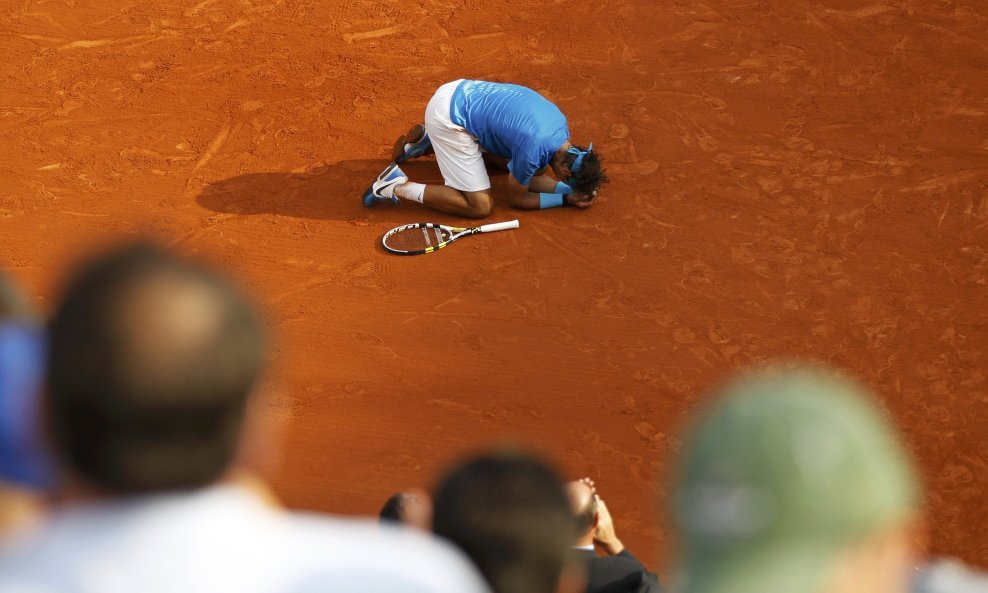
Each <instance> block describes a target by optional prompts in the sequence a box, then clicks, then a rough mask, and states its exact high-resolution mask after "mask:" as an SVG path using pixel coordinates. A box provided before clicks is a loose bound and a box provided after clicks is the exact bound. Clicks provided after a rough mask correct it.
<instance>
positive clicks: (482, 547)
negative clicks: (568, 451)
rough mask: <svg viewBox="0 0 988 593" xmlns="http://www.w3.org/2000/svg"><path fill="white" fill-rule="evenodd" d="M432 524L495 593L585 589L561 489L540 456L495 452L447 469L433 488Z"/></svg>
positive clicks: (571, 592) (573, 529)
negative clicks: (465, 555)
mask: <svg viewBox="0 0 988 593" xmlns="http://www.w3.org/2000/svg"><path fill="white" fill-rule="evenodd" d="M433 528H434V529H435V532H436V533H437V534H439V535H441V536H443V537H445V538H446V539H448V540H450V541H451V542H453V543H454V544H456V545H457V546H459V547H460V548H461V549H462V550H463V551H464V552H466V553H467V555H468V556H470V558H471V559H473V561H474V563H475V564H476V565H477V567H479V568H480V572H481V573H483V575H484V577H486V578H487V581H488V583H490V585H491V588H492V589H493V590H494V593H577V592H580V593H582V591H583V590H584V587H585V582H586V581H585V576H584V574H583V571H582V570H581V567H580V566H579V564H578V563H577V562H575V559H574V558H572V556H571V555H570V548H571V546H572V545H573V541H574V540H575V539H576V525H575V521H574V520H573V515H572V513H571V512H570V509H569V502H568V501H567V499H566V493H565V492H564V491H563V485H562V482H561V481H560V479H559V477H558V476H557V475H556V473H555V472H554V471H553V470H552V468H550V467H549V466H547V465H546V464H545V463H543V462H542V461H540V460H539V459H536V458H534V457H530V456H527V455H522V454H515V453H495V454H488V455H480V456H477V457H474V458H472V459H468V460H467V461H465V462H464V463H462V464H461V465H460V466H458V467H456V468H454V469H453V470H452V471H451V472H450V473H448V474H447V475H446V477H445V478H444V479H443V480H442V482H441V484H440V486H439V490H438V492H437V493H436V499H435V515H434V517H433Z"/></svg>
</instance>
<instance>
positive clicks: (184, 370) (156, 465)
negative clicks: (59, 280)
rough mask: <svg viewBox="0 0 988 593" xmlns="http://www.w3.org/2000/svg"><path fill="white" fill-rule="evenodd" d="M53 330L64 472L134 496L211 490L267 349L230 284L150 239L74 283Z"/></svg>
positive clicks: (53, 410)
mask: <svg viewBox="0 0 988 593" xmlns="http://www.w3.org/2000/svg"><path fill="white" fill-rule="evenodd" d="M49 337H50V359H49V369H48V385H49V389H48V393H47V397H48V404H49V405H48V408H49V412H50V413H49V421H50V423H51V427H50V428H51V431H52V435H53V441H54V443H53V445H54V449H55V454H56V455H57V457H58V459H59V461H60V463H61V464H62V465H63V467H64V468H66V469H68V470H70V471H71V472H72V473H73V474H75V475H76V476H78V477H79V478H81V479H82V480H83V481H85V482H86V483H87V484H89V485H91V486H94V487H96V488H98V489H100V490H102V491H104V492H107V493H113V494H128V493H141V492H154V491H164V490H175V489H189V488H196V487H201V486H205V485H208V484H210V483H212V482H214V481H216V480H217V479H218V478H220V477H221V475H222V474H223V473H224V472H225V471H226V470H227V468H228V467H229V466H230V464H231V463H232V461H233V458H234V455H235V452H236V448H237V443H238V440H239V435H240V429H241V425H242V423H243V422H242V421H243V416H244V412H245V408H246V403H247V399H248V394H249V393H250V391H251V389H252V387H253V384H254V382H255V380H256V378H257V376H258V374H259V372H260V369H261V365H262V359H263V352H264V348H263V337H262V331H261V327H260V323H259V320H258V318H257V316H256V315H255V313H254V311H253V309H252V308H251V306H250V305H249V304H248V303H247V302H246V301H245V300H244V298H243V297H242V296H241V295H240V294H239V293H238V292H237V291H236V290H235V289H234V288H233V287H232V286H231V285H230V284H229V283H227V282H226V281H225V280H223V279H221V278H220V277H219V276H217V275H216V274H215V273H213V272H211V271H210V270H208V269H206V268H205V267H202V266H200V265H198V264H194V263H190V262H187V261H184V260H182V259H179V258H177V257H175V256H173V255H170V254H168V253H166V252H164V251H162V250H160V249H158V248H156V247H153V246H149V245H145V244H139V245H134V246H129V247H125V248H122V249H118V250H116V251H113V252H111V253H109V254H107V255H103V256H101V257H97V258H95V259H93V260H92V261H90V262H89V263H88V264H87V265H85V266H84V267H83V268H82V269H81V271H80V272H79V273H78V274H77V275H76V276H75V277H74V279H73V280H72V281H71V282H70V283H69V285H68V287H67V289H66V291H65V293H64V296H63V298H62V302H61V305H60V306H59V308H58V310H57V311H56V312H55V315H54V317H53V319H52V321H51V324H50V328H49Z"/></svg>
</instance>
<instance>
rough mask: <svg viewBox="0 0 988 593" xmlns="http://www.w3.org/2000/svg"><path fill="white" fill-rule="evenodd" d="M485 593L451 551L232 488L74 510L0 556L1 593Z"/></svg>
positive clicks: (398, 531) (409, 534) (402, 532)
mask: <svg viewBox="0 0 988 593" xmlns="http://www.w3.org/2000/svg"><path fill="white" fill-rule="evenodd" d="M321 591H331V592H333V593H337V592H339V593H347V592H351V591H352V592H355V593H356V592H359V593H385V592H387V593H399V592H408V593H487V588H486V585H484V583H483V581H482V579H481V577H480V576H479V575H478V573H477V572H476V571H475V570H474V569H473V567H472V566H471V565H470V564H469V562H468V561H467V560H466V558H465V557H464V556H463V555H461V554H460V553H459V552H458V551H456V550H454V549H453V548H452V547H451V546H449V545H447V544H445V543H442V542H440V541H439V540H437V539H435V538H431V537H429V536H427V535H425V534H420V533H416V532H414V531H413V530H410V529H403V528H400V527H382V526H379V525H378V524H377V523H371V522H369V521H358V520H347V519H337V518H326V517H318V516H314V515H303V514H298V513H286V512H284V511H279V510H277V509H273V508H270V507H267V506H265V505H264V504H263V503H262V502H261V501H260V500H258V499H257V498H256V497H255V496H254V495H253V494H251V493H249V492H247V491H246V490H243V489H240V488H237V487H233V486H217V487H213V488H208V489H204V490H200V491H196V492H193V493H184V494H169V495H159V496H149V497H142V498H137V499H133V500H127V501H122V502H121V501H114V502H110V503H103V504H99V505H91V506H85V507H77V508H74V509H72V510H68V511H62V512H59V513H56V514H55V515H54V516H52V517H51V518H50V519H49V520H48V521H47V522H46V523H44V524H42V525H41V526H40V527H39V528H38V529H36V530H35V531H32V532H29V533H27V534H24V533H22V534H20V535H19V536H18V537H17V538H16V539H11V540H10V541H8V542H6V543H5V544H4V545H2V546H0V592H2V593H56V592H57V593H303V592H304V593H308V592H316V593H318V592H321Z"/></svg>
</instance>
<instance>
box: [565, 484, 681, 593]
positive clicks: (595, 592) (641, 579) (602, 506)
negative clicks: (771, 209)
mask: <svg viewBox="0 0 988 593" xmlns="http://www.w3.org/2000/svg"><path fill="white" fill-rule="evenodd" d="M566 494H567V496H568V497H569V502H570V508H571V509H572V511H573V513H574V514H575V515H576V520H577V525H578V527H579V530H580V536H579V537H578V538H577V540H576V549H577V551H578V554H579V556H580V558H581V559H582V560H583V561H584V563H585V564H586V569H587V588H586V591H587V593H626V592H628V593H646V592H649V593H653V592H658V591H661V590H662V589H661V587H660V586H659V578H658V577H657V576H656V575H655V574H653V573H650V572H648V570H647V569H646V568H645V567H644V566H643V565H642V563H641V562H639V561H638V559H637V558H635V557H634V556H633V555H632V554H631V552H629V551H628V549H627V548H625V547H624V544H623V543H622V542H621V540H620V539H618V536H617V532H616V531H615V529H614V520H613V519H612V518H611V513H610V511H609V510H608V508H607V504H606V503H604V501H603V499H601V498H600V496H599V495H598V494H597V490H596V488H595V487H594V483H593V480H591V479H590V478H583V479H582V480H577V481H575V482H567V483H566ZM594 544H597V545H598V546H599V547H600V549H601V550H602V551H603V552H604V553H605V554H606V556H598V555H597V552H596V551H595V550H594Z"/></svg>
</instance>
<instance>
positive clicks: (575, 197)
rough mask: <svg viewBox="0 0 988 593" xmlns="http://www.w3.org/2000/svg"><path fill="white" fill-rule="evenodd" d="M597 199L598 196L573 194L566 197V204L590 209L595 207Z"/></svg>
mask: <svg viewBox="0 0 988 593" xmlns="http://www.w3.org/2000/svg"><path fill="white" fill-rule="evenodd" d="M596 197H597V196H596V195H593V196H588V195H587V194H584V193H578V192H573V193H571V194H569V195H568V196H566V204H567V205H569V206H574V207H576V208H589V207H590V206H593V202H594V199H596Z"/></svg>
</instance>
